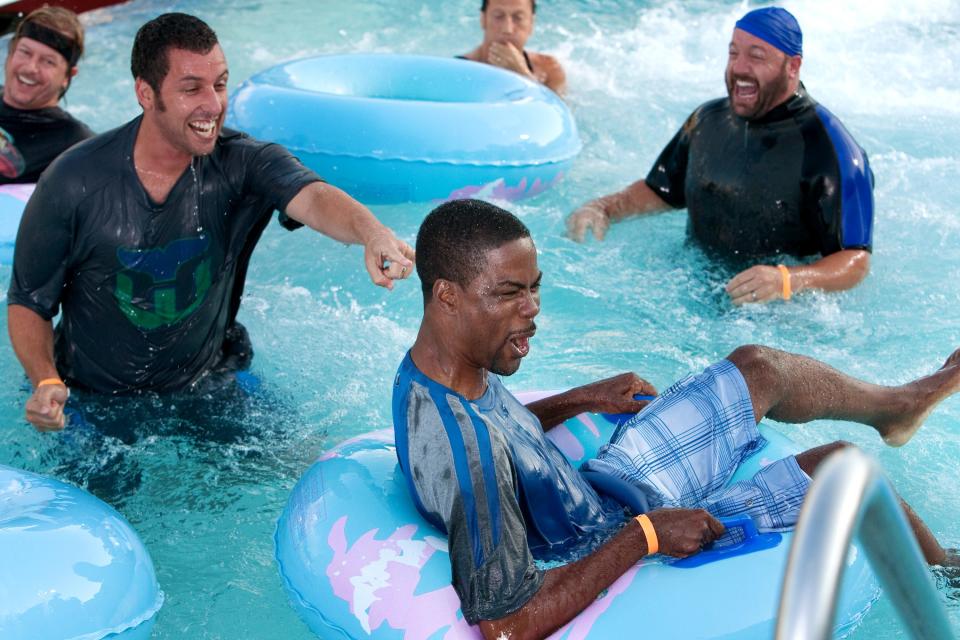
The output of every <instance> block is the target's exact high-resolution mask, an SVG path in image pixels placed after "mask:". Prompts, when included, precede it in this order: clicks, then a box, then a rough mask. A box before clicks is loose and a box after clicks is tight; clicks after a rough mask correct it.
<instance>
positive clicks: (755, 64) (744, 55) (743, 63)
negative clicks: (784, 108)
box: [725, 29, 800, 120]
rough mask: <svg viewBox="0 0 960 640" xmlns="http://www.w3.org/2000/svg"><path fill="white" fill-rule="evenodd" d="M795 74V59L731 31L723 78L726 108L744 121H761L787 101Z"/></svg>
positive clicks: (796, 67)
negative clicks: (728, 101) (761, 118)
mask: <svg viewBox="0 0 960 640" xmlns="http://www.w3.org/2000/svg"><path fill="white" fill-rule="evenodd" d="M799 70H800V57H799V56H795V57H790V56H788V55H787V54H785V53H784V52H782V51H780V50H779V49H777V48H776V47H774V46H773V45H771V44H769V43H767V42H765V41H763V40H761V39H760V38H757V37H756V36H754V35H751V34H749V33H747V32H746V31H742V30H740V29H734V30H733V38H732V39H731V40H730V47H729V56H728V58H727V69H726V74H725V77H726V84H727V95H729V97H730V107H731V108H732V109H733V111H734V113H736V114H737V115H738V116H740V117H741V118H746V119H747V120H753V119H756V118H760V117H763V116H764V115H766V114H767V113H768V112H769V111H770V110H771V109H773V108H774V107H776V106H777V105H779V104H781V103H783V102H784V101H786V100H787V99H788V98H789V97H790V95H791V94H792V93H793V91H794V90H795V87H796V81H797V79H798V77H799Z"/></svg>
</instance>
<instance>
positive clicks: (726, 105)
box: [567, 7, 873, 304]
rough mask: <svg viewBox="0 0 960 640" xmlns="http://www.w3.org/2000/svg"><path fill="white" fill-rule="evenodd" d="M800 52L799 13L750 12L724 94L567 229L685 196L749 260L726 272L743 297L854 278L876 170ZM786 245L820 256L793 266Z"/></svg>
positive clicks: (696, 222)
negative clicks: (814, 89) (641, 171)
mask: <svg viewBox="0 0 960 640" xmlns="http://www.w3.org/2000/svg"><path fill="white" fill-rule="evenodd" d="M802 62H803V34H802V32H801V30H800V25H799V24H798V23H797V20H796V18H794V17H793V16H792V15H791V14H790V13H789V12H788V11H786V10H784V9H781V8H778V7H767V8H763V9H755V10H753V11H751V12H749V13H747V14H746V15H745V16H743V18H741V19H740V20H739V21H738V22H737V23H736V28H735V29H734V31H733V37H732V38H731V40H730V45H729V56H728V59H727V68H726V85H727V97H726V98H722V99H718V100H713V101H711V102H707V103H706V104H704V105H702V106H700V107H699V108H698V109H697V110H696V111H694V112H693V114H692V115H691V116H690V117H689V118H688V119H687V121H686V122H685V123H684V125H683V127H681V129H680V131H679V132H677V134H676V135H675V136H674V138H673V140H671V141H670V143H669V144H668V145H667V147H666V148H665V149H664V150H663V152H662V153H661V154H660V157H659V158H657V161H656V162H655V163H654V165H653V167H652V169H651V170H650V173H649V174H648V175H647V177H646V179H643V180H638V181H637V182H635V183H633V184H631V185H630V186H628V187H627V188H626V189H624V190H622V191H620V192H617V193H614V194H611V195H608V196H604V197H602V198H598V199H596V200H593V201H591V202H588V203H587V204H585V205H584V206H582V207H581V208H580V209H578V210H577V211H576V212H574V213H573V214H572V215H571V216H570V217H569V218H568V220H567V228H568V233H569V234H570V236H571V237H573V238H574V239H575V240H578V241H581V240H583V239H584V237H585V235H586V232H587V230H588V229H592V230H593V233H594V235H595V236H596V237H597V238H598V239H602V238H603V236H604V235H605V234H606V231H607V229H608V227H609V225H610V223H611V222H617V221H620V220H623V219H625V218H627V217H630V216H633V215H639V214H646V213H653V212H657V211H665V210H668V209H683V208H686V209H687V210H688V212H689V227H688V228H689V233H690V236H691V237H692V238H693V239H694V240H695V241H697V242H698V243H699V244H700V245H701V246H703V247H704V248H705V249H706V250H707V251H708V252H710V253H711V254H712V255H716V256H718V257H725V258H734V259H736V260H737V261H742V260H748V261H749V264H750V265H751V266H749V267H748V268H746V269H745V270H743V271H741V272H740V273H738V274H737V275H735V276H734V277H733V278H732V279H731V280H730V281H729V282H728V283H727V287H726V290H727V293H728V294H729V296H730V298H731V299H732V301H733V303H734V304H742V303H749V302H767V301H771V300H777V299H789V298H790V297H791V296H792V295H793V294H796V293H797V292H799V291H801V290H804V289H824V290H828V291H833V290H842V289H849V288H851V287H853V286H856V285H857V284H858V283H859V282H860V281H861V280H863V278H864V277H866V275H867V272H868V271H869V268H870V251H871V249H872V243H873V173H872V172H871V170H870V165H869V163H868V162H867V156H866V153H865V152H864V151H863V149H861V148H860V146H859V145H858V144H857V143H856V141H855V140H854V139H853V137H852V136H851V135H850V134H849V133H848V132H847V130H846V129H845V128H844V126H843V125H842V124H841V123H840V121H839V120H838V119H837V118H836V116H834V115H833V114H832V113H830V112H829V111H827V110H826V109H825V108H824V107H823V106H822V105H820V104H818V103H817V102H816V101H814V100H813V99H812V98H810V96H809V95H808V94H807V92H806V89H805V88H804V86H803V84H802V83H801V82H800V66H801V63H802ZM783 254H787V255H791V256H794V257H796V258H807V257H810V258H812V259H811V260H805V261H799V262H795V263H794V264H792V265H790V266H787V265H785V264H782V263H781V260H782V257H781V256H782V255H783ZM778 263H779V264H778ZM743 266H744V267H746V266H747V265H743Z"/></svg>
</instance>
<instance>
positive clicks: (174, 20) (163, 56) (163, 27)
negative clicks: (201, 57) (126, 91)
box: [130, 13, 218, 93]
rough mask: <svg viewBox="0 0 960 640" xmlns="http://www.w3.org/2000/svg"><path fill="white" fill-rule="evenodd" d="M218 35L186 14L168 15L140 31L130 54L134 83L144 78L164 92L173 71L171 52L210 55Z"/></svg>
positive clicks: (157, 90)
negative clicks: (163, 88) (163, 89)
mask: <svg viewBox="0 0 960 640" xmlns="http://www.w3.org/2000/svg"><path fill="white" fill-rule="evenodd" d="M217 43H218V41H217V34H216V33H214V32H213V29H211V28H210V25H208V24H207V23H206V22H204V21H203V20H201V19H200V18H197V17H196V16H191V15H189V14H186V13H164V14H163V15H159V16H157V17H156V18H154V19H153V20H151V21H150V22H148V23H146V24H145V25H143V26H142V27H140V30H139V31H137V37H136V38H134V40H133V51H132V52H131V54H130V71H131V72H132V73H133V77H134V79H136V78H143V79H144V81H145V82H146V83H147V84H148V85H150V87H151V88H152V89H153V90H154V91H156V92H157V93H159V92H160V85H161V84H163V79H164V78H165V77H166V75H167V72H169V71H170V59H169V57H168V56H167V52H168V51H169V50H170V49H183V50H185V51H190V52H192V53H201V54H206V53H210V51H211V50H212V49H213V48H214V47H215V46H216V45H217Z"/></svg>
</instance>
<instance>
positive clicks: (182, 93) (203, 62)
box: [151, 45, 229, 156]
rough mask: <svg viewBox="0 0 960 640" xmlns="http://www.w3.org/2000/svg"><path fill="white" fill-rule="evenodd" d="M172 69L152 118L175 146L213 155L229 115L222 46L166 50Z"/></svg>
mask: <svg viewBox="0 0 960 640" xmlns="http://www.w3.org/2000/svg"><path fill="white" fill-rule="evenodd" d="M167 56H168V62H169V70H168V71H167V75H166V76H165V77H164V78H163V82H162V83H161V85H160V91H159V92H158V93H156V94H154V96H155V98H154V107H155V108H154V109H153V113H152V115H151V117H153V118H154V119H155V121H156V123H157V126H158V128H159V129H160V131H161V132H162V134H163V136H164V138H165V139H166V140H167V142H169V143H170V144H171V145H172V146H174V147H175V148H177V149H179V150H180V151H182V152H184V153H188V154H189V155H191V156H202V155H207V154H209V153H211V152H212V151H213V149H214V146H215V145H216V142H217V137H218V136H219V135H220V130H221V128H222V127H223V121H224V119H225V118H226V115H227V78H228V76H229V71H228V69H227V60H226V57H225V56H224V55H223V50H222V49H221V48H220V45H214V47H213V48H212V49H211V50H210V51H209V52H207V53H205V54H203V53H194V52H192V51H186V50H184V49H170V50H168V51H167Z"/></svg>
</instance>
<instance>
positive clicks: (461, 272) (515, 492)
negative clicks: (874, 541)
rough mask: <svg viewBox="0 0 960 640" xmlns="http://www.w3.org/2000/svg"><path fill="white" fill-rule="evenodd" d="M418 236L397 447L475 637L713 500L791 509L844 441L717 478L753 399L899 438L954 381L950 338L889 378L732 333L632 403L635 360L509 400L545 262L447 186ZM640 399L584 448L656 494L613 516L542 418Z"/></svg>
mask: <svg viewBox="0 0 960 640" xmlns="http://www.w3.org/2000/svg"><path fill="white" fill-rule="evenodd" d="M416 249H417V272H418V273H419V275H420V280H421V283H422V287H423V296H424V311H423V321H422V323H421V325H420V330H419V333H418V335H417V339H416V342H415V343H414V345H413V347H412V348H411V349H410V351H409V352H408V353H407V355H406V357H405V358H404V360H403V362H402V364H401V365H400V369H399V371H398V373H397V377H396V379H395V382H394V392H393V422H394V431H395V435H396V442H397V456H398V458H399V461H400V467H401V469H402V471H403V473H404V475H405V477H406V479H407V486H408V488H409V489H410V491H411V494H412V497H413V499H414V502H415V504H416V505H417V508H418V509H419V510H420V512H421V513H422V514H423V515H424V517H425V518H427V519H428V520H429V521H430V522H432V523H433V524H435V525H436V526H438V527H439V528H440V529H441V530H442V531H445V532H446V533H447V535H448V537H449V544H448V547H449V550H450V562H451V564H452V574H453V586H454V588H455V589H456V591H457V594H458V595H459V596H460V602H461V607H462V610H463V614H464V617H465V618H466V619H467V621H468V622H470V623H471V624H479V625H480V629H481V631H482V632H483V634H484V636H485V637H487V638H504V637H505V638H529V637H543V636H546V635H548V634H549V633H551V632H552V631H554V630H556V629H558V628H559V627H560V626H562V625H563V624H565V623H566V622H568V621H569V620H570V619H571V618H573V617H574V616H575V615H576V614H577V613H579V612H580V611H581V610H582V609H583V608H584V607H586V606H587V605H589V604H590V603H591V602H592V601H593V600H594V599H595V598H596V596H597V594H598V593H600V592H601V591H602V590H603V589H605V588H607V587H608V586H609V585H610V584H611V583H612V582H613V581H614V580H615V579H616V578H617V577H619V576H620V575H621V574H622V573H623V572H624V571H626V570H627V569H628V568H630V567H631V566H632V565H633V564H634V563H636V562H637V561H638V560H639V559H640V558H642V557H643V556H645V555H647V554H648V553H654V552H656V550H657V548H659V551H660V552H661V553H665V554H668V555H672V556H679V557H683V556H687V555H691V554H694V553H697V552H698V551H699V550H700V549H701V548H702V546H703V545H705V544H707V543H710V542H711V541H713V540H714V539H715V538H717V536H719V535H720V534H722V533H723V532H724V529H723V526H722V525H721V524H720V523H719V522H718V521H717V520H716V519H715V517H714V516H717V517H720V516H729V515H734V514H740V513H746V514H749V515H750V516H751V517H752V518H753V519H754V520H755V521H756V522H757V524H758V526H759V527H761V528H762V529H766V530H771V529H785V528H790V527H792V526H793V525H794V524H795V523H796V519H797V516H798V514H799V509H800V505H801V503H802V501H803V497H804V495H805V493H806V491H807V488H808V486H809V483H810V474H812V473H813V471H814V469H815V468H816V467H817V465H818V464H819V463H820V461H821V460H822V459H823V458H824V457H825V456H826V455H827V454H828V453H830V452H832V451H834V450H836V449H837V448H839V447H841V446H843V445H844V443H833V444H829V445H825V446H822V447H817V448H815V449H811V450H809V451H805V452H803V453H800V454H798V455H796V456H790V457H788V458H785V459H783V460H779V461H776V462H773V463H772V464H770V465H768V466H766V467H764V468H763V470H761V471H760V472H758V473H757V475H756V476H755V477H754V478H753V479H752V480H751V481H747V482H738V483H736V484H734V485H732V486H730V487H725V483H726V480H728V479H729V478H730V476H731V475H732V474H733V472H734V471H735V470H736V468H737V466H738V465H739V463H740V462H741V461H742V460H744V459H745V458H746V457H747V456H749V455H751V454H752V453H753V452H755V451H757V450H758V449H759V448H760V447H762V446H763V444H764V442H765V441H764V439H763V436H762V435H760V433H759V431H758V429H757V423H758V422H759V421H760V420H761V419H762V418H764V417H765V416H766V417H770V418H772V419H774V420H778V421H782V422H808V421H811V420H816V419H819V418H826V417H829V418H832V419H841V420H852V421H857V422H862V423H864V424H867V425H870V426H871V427H873V428H874V429H876V431H877V432H878V433H879V434H880V435H881V436H882V437H883V438H884V439H885V440H886V441H887V443H888V444H891V445H894V446H899V445H902V444H904V443H906V442H907V441H908V440H909V439H910V438H911V436H913V434H914V432H915V431H916V430H917V429H918V428H919V427H920V425H921V423H922V422H923V420H924V418H925V417H926V416H927V415H928V414H929V413H930V411H932V410H933V408H934V406H935V405H936V404H937V403H938V402H940V401H941V400H943V399H944V398H945V397H947V396H949V395H950V394H952V393H954V392H956V391H957V389H958V388H960V350H958V351H957V352H954V354H953V355H951V356H950V358H949V359H948V360H947V362H946V364H945V365H944V366H943V367H942V368H941V369H939V370H938V371H936V372H934V373H933V374H932V375H929V376H927V377H924V378H921V379H919V380H916V381H914V382H911V383H909V384H906V385H903V386H901V387H896V388H894V387H881V386H878V385H873V384H869V383H866V382H862V381H859V380H855V379H853V378H850V377H848V376H846V375H844V374H842V373H840V372H839V371H836V370H835V369H832V368H831V367H828V366H827V365H825V364H822V363H820V362H817V361H814V360H811V359H809V358H805V357H803V356H798V355H793V354H789V353H784V352H780V351H776V350H774V349H769V348H765V347H759V346H745V347H740V348H738V349H736V350H735V351H734V352H733V353H731V354H730V355H729V356H728V357H727V359H725V360H722V361H720V362H719V363H717V364H715V365H713V366H711V367H708V368H707V369H706V370H705V371H704V372H703V373H702V374H700V375H698V376H690V377H688V378H686V379H684V380H682V381H681V382H679V383H677V384H675V385H674V386H673V387H671V388H670V389H669V390H668V391H666V392H665V393H664V394H662V395H660V396H659V397H657V398H655V399H654V400H653V401H652V402H650V403H649V404H647V405H646V407H645V408H644V404H645V403H643V402H637V401H636V400H634V399H633V396H634V394H638V393H640V394H650V395H655V394H656V391H655V390H654V389H653V387H652V385H650V384H649V383H648V382H646V381H645V380H642V379H641V378H639V377H637V376H636V375H634V374H622V375H619V376H616V377H614V378H609V379H606V380H601V381H599V382H594V383H592V384H588V385H586V386H583V387H579V388H576V389H573V390H571V391H567V392H565V393H561V394H559V395H556V396H553V397H550V398H546V399H544V400H540V401H537V402H534V403H531V404H529V405H527V406H526V407H524V406H523V405H522V404H521V403H520V402H519V401H518V400H517V399H516V398H515V397H514V396H512V395H511V394H510V392H508V391H507V390H506V388H505V387H504V386H503V384H502V383H501V381H500V379H499V377H498V376H500V375H511V374H513V373H514V372H516V371H517V369H518V368H519V367H520V362H521V360H522V359H523V358H524V357H525V356H526V355H527V354H528V353H529V352H530V341H531V339H532V338H533V336H534V334H535V332H536V324H535V323H534V319H535V318H536V316H537V314H538V313H539V311H540V283H541V277H542V274H541V272H540V269H539V268H538V266H537V251H536V247H535V246H534V244H533V241H532V240H531V238H530V233H529V231H528V230H527V228H526V227H525V226H524V225H523V223H522V222H520V220H518V219H517V218H516V217H514V216H513V215H511V214H510V213H508V212H506V211H504V210H502V209H499V208H498V207H495V206H494V205H491V204H488V203H484V202H480V201H476V200H460V201H454V202H449V203H446V204H443V205H441V206H439V207H438V208H436V209H435V210H434V211H433V212H432V213H430V215H428V216H427V218H426V219H425V220H424V222H423V225H422V226H421V227H420V232H419V234H418V236H417V246H416ZM641 408H643V411H642V413H640V414H639V415H638V416H636V417H635V418H633V419H632V420H630V421H629V422H628V423H627V424H626V425H625V426H622V427H620V428H619V429H618V430H617V432H616V433H615V434H614V436H613V438H612V440H611V442H610V443H609V444H608V445H606V446H604V447H603V448H601V449H600V452H599V454H598V457H597V458H595V459H593V460H590V461H589V462H588V463H587V468H588V469H589V470H592V471H599V472H602V473H606V474H610V475H612V476H614V477H616V478H618V479H620V480H622V481H626V482H628V483H630V484H631V485H632V486H634V487H636V488H638V489H640V490H641V491H643V493H644V494H645V496H646V499H647V501H648V502H649V504H650V506H651V508H653V511H650V512H649V513H648V514H647V515H646V517H644V516H641V517H640V518H639V520H629V521H628V522H627V523H626V525H624V522H623V521H624V515H623V511H622V510H620V509H617V508H614V509H610V508H608V506H607V505H605V503H604V502H603V501H602V499H601V498H600V497H599V496H598V494H597V493H596V492H595V491H594V489H593V488H592V487H591V486H590V485H589V484H588V483H587V482H585V481H584V478H583V476H581V475H580V474H579V473H578V472H577V471H576V470H575V469H573V468H572V467H571V466H570V464H569V463H568V462H567V461H566V459H565V458H564V457H563V455H562V454H561V453H560V451H559V450H558V449H557V448H556V447H555V446H553V445H552V444H551V443H550V442H549V441H547V440H546V439H545V437H544V434H543V430H545V429H550V428H551V427H553V426H555V425H557V424H559V423H561V422H562V421H564V420H566V419H567V418H570V417H572V416H575V415H577V414H579V413H582V412H610V413H621V412H636V411H638V410H640V409H641ZM666 443H669V445H666V446H665V444H666ZM704 443H709V444H708V446H704ZM658 445H659V446H658ZM904 509H905V512H906V514H907V515H908V517H909V519H910V521H911V524H912V526H913V531H914V533H915V534H916V537H917V540H918V542H919V543H920V547H921V549H922V551H923V553H924V556H925V558H926V560H927V561H928V562H929V563H931V564H956V563H957V562H958V559H957V557H956V554H955V552H949V553H948V552H946V551H944V549H943V548H941V546H940V545H939V544H938V543H937V541H936V540H935V539H934V537H933V535H932V534H931V533H930V531H929V530H928V529H927V528H926V526H924V524H923V523H922V522H921V521H920V520H919V519H918V518H917V517H916V515H914V514H913V512H912V511H911V510H909V509H908V508H907V507H906V506H904ZM604 530H607V531H611V530H612V531H617V532H616V533H615V534H613V537H612V538H610V539H609V540H608V541H607V542H606V543H605V544H604V545H603V546H601V547H599V548H598V549H597V550H595V551H593V552H592V553H589V554H588V555H585V556H583V557H581V558H580V559H579V560H577V561H576V562H573V563H571V564H567V565H565V566H562V567H559V568H555V569H549V570H546V571H543V570H541V569H539V568H538V567H537V566H536V565H535V564H534V560H533V557H534V556H533V554H534V552H535V551H536V550H537V549H542V548H550V547H552V546H554V545H569V544H571V543H575V542H576V541H577V540H580V539H583V538H584V537H587V535H588V534H593V533H601V532H602V531H604Z"/></svg>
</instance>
